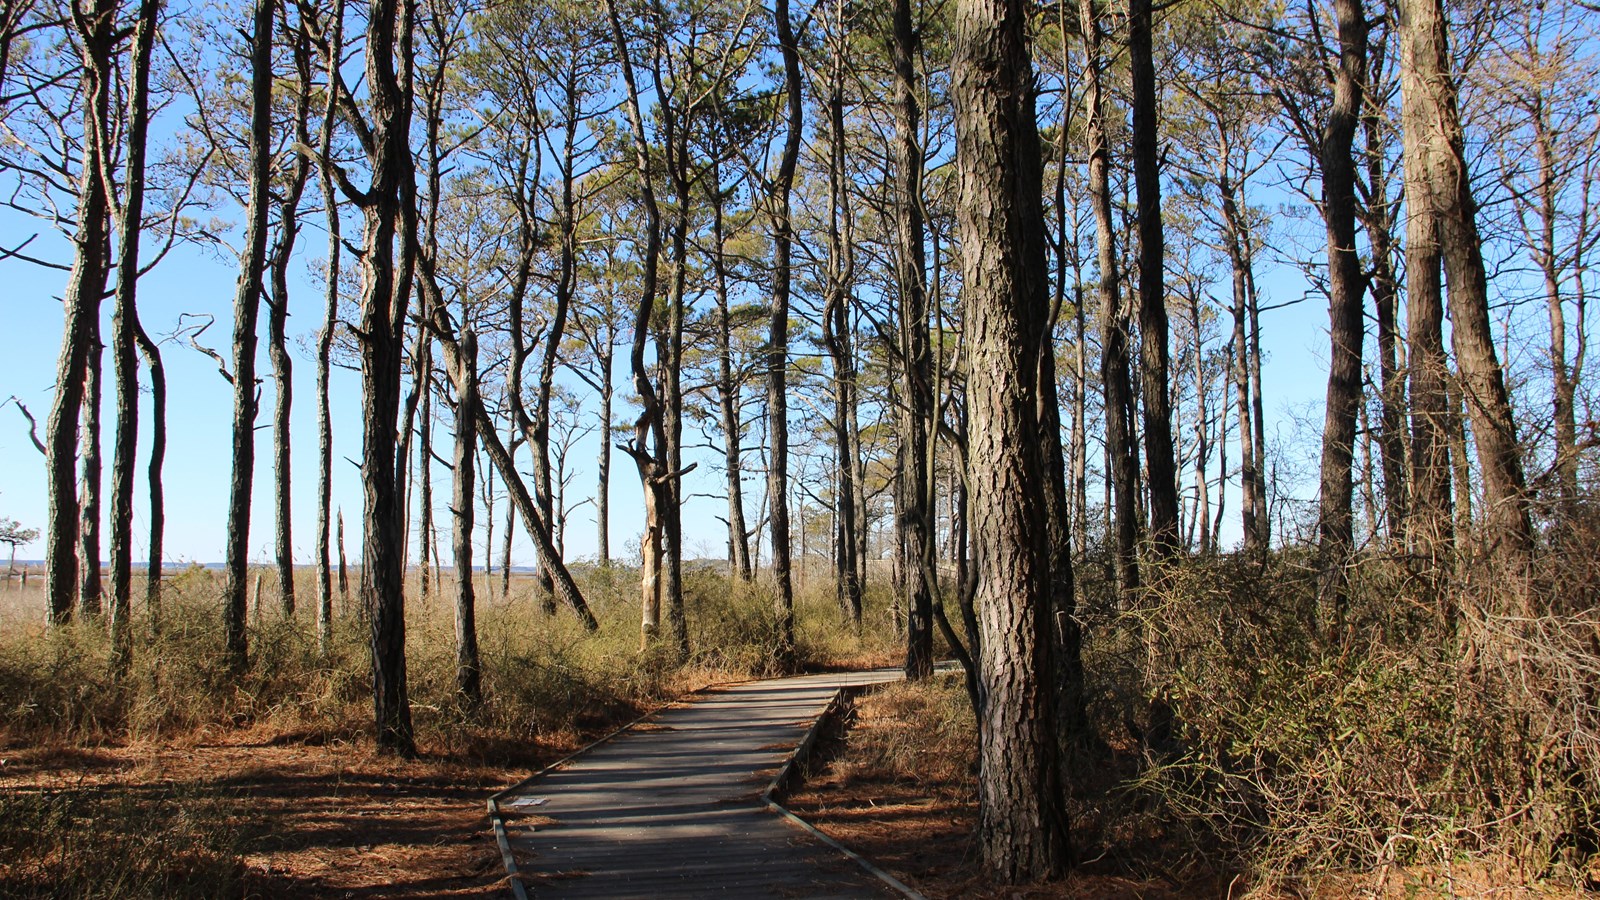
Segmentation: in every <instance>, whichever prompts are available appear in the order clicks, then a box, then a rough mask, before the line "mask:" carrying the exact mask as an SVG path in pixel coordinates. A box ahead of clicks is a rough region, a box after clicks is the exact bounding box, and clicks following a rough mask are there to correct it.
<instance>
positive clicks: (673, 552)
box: [657, 112, 694, 662]
mask: <svg viewBox="0 0 1600 900" xmlns="http://www.w3.org/2000/svg"><path fill="white" fill-rule="evenodd" d="M663 119H664V121H665V123H666V144H667V149H668V152H667V160H666V162H667V171H668V172H669V173H670V175H671V177H672V181H673V186H674V188H675V191H676V194H677V199H678V202H677V204H676V209H675V210H674V215H673V222H672V286H671V288H670V291H669V294H668V299H667V323H666V325H667V327H666V333H665V334H664V335H662V338H663V339H664V340H663V341H662V342H661V345H658V358H659V359H660V360H661V361H662V364H661V367H660V368H661V382H662V388H663V390H662V395H663V396H662V410H661V413H662V416H661V433H662V435H663V436H664V437H665V438H666V441H665V443H664V444H663V445H660V447H659V449H658V452H657V459H658V460H659V464H660V466H661V468H662V471H663V472H664V473H665V476H666V480H665V482H664V483H663V484H662V489H663V499H664V500H665V501H666V502H665V504H664V505H663V506H662V508H661V509H660V510H659V513H660V515H661V538H662V549H663V551H664V553H665V555H664V557H663V559H662V562H663V563H664V568H665V571H664V575H665V577H664V578H663V579H662V584H661V593H662V600H663V602H664V604H665V608H666V614H667V632H668V635H667V636H668V638H669V639H670V640H671V642H672V647H673V649H674V650H675V651H676V652H677V655H678V660H679V661H680V662H682V661H686V660H687V659H688V658H689V626H688V622H687V621H686V619H685V617H684V610H683V474H684V472H685V471H686V470H685V468H684V465H683V317H684V303H685V300H684V292H685V290H686V282H687V279H688V274H689V273H688V268H689V247H688V240H689V215H690V207H691V205H692V204H693V202H694V198H693V195H692V193H691V178H690V175H689V140H688V135H687V133H686V132H684V131H683V130H682V129H685V128H687V127H688V122H687V121H686V120H685V121H682V122H679V121H678V120H677V118H676V114H674V113H672V112H668V113H666V114H665V115H664V116H663ZM685 119H687V116H686V117H685ZM662 349H664V350H665V351H666V352H665V353H660V350H662ZM690 468H692V466H691V467H690Z"/></svg>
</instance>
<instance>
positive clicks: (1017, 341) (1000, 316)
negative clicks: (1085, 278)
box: [951, 0, 1070, 882]
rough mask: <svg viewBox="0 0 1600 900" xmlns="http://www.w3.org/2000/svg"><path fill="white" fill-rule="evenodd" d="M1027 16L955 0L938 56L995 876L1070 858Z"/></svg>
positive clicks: (1018, 874) (986, 811)
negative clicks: (1042, 397) (1056, 677)
mask: <svg viewBox="0 0 1600 900" xmlns="http://www.w3.org/2000/svg"><path fill="white" fill-rule="evenodd" d="M1027 16H1028V9H1027V6H1026V5H1025V4H1024V3H1023V2H1021V0H958V2H957V5H956V10H955V38H956V40H955V47H956V51H955V55H954V57H953V59H952V61H951V93H952V95H953V97H954V100H955V121H956V148H957V154H956V160H957V183H958V185H959V199H958V202H957V206H956V210H957V221H958V223H959V225H960V228H961V237H962V239H961V261H962V285H963V295H964V296H963V300H964V303H965V317H964V321H963V328H964V332H965V333H964V335H963V342H964V347H965V349H966V352H967V361H968V382H967V402H968V416H969V417H970V426H969V428H968V430H967V434H968V435H969V438H968V439H969V442H970V444H969V447H968V464H969V466H970V471H971V483H972V496H971V504H972V523H973V537H974V540H975V543H976V545H977V546H976V550H977V558H976V560H975V562H976V564H977V568H978V587H977V601H978V604H977V605H978V608H979V610H980V612H981V615H982V640H981V644H982V648H983V652H982V662H981V664H980V665H981V669H982V687H983V690H984V693H985V703H984V707H983V709H984V721H983V727H982V728H981V729H980V735H981V748H980V751H979V763H980V774H979V795H978V796H979V826H978V846H979V851H980V853H981V855H982V859H983V862H984V864H985V866H986V867H987V868H988V869H989V870H990V871H992V872H993V873H994V874H995V875H997V876H998V877H1000V878H1001V879H1004V880H1006V881H1008V882H1018V881H1032V880H1036V879H1039V878H1045V877H1050V876H1054V875H1058V874H1060V873H1061V872H1062V871H1063V870H1064V869H1065V868H1066V867H1067V865H1068V860H1069V858H1070V853H1069V848H1068V831H1067V816H1066V810H1065V808H1064V807H1063V802H1062V801H1063V796H1062V792H1061V777H1060V769H1059V761H1058V753H1057V750H1056V740H1057V734H1056V722H1055V709H1054V703H1053V698H1052V692H1051V690H1050V680H1049V679H1050V673H1051V672H1052V671H1053V659H1052V656H1053V654H1052V645H1053V642H1052V640H1051V621H1050V614H1051V602H1050V598H1051V594H1052V577H1053V576H1052V572H1051V562H1052V560H1051V553H1050V549H1049V548H1048V547H1047V546H1045V542H1044V540H1043V538H1044V536H1045V534H1046V533H1047V530H1048V524H1049V514H1048V510H1047V509H1046V508H1045V505H1044V504H1045V501H1046V499H1047V493H1048V480H1047V478H1046V476H1045V474H1044V471H1043V463H1044V460H1043V459H1042V456H1043V454H1042V453H1041V452H1040V450H1039V441H1040V437H1041V436H1040V433H1039V428H1040V423H1039V422H1038V412H1037V408H1036V403H1037V399H1036V398H1037V396H1038V394H1037V391H1038V389H1039V387H1040V385H1039V384H1038V383H1037V379H1038V375H1039V370H1040V367H1039V359H1040V353H1041V352H1042V349H1043V345H1042V343H1041V342H1042V341H1043V340H1044V339H1045V335H1046V333H1047V329H1048V321H1047V320H1048V289H1047V285H1046V280H1047V279H1046V274H1045V250H1044V237H1043V232H1044V228H1043V226H1044V221H1043V220H1044V213H1043V208H1042V205H1043V201H1042V197H1041V192H1042V189H1043V174H1042V169H1041V163H1040V151H1039V143H1038V125H1037V120H1036V118H1035V116H1034V86H1033V65H1032V61H1031V59H1030V57H1029V48H1028V40H1027Z"/></svg>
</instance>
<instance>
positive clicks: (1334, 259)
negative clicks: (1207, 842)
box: [1317, 0, 1368, 632]
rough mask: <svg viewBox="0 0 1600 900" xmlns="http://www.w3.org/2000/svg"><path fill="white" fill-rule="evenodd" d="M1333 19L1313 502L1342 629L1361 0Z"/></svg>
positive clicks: (1355, 345) (1326, 618)
mask: <svg viewBox="0 0 1600 900" xmlns="http://www.w3.org/2000/svg"><path fill="white" fill-rule="evenodd" d="M1334 11H1335V15H1336V16H1337V18H1338V23H1339V68H1338V70H1337V71H1336V73H1335V74H1334V84H1333V106H1332V107H1331V108H1330V109H1329V111H1328V121H1327V123H1326V124H1325V125H1324V127H1323V131H1322V145H1321V146H1320V147H1319V148H1318V157H1319V162H1320V164H1321V168H1322V216H1323V222H1324V223H1325V225H1326V226H1327V233H1328V340H1329V344H1330V349H1329V352H1330V355H1331V359H1330V361H1329V364H1328V392H1327V403H1326V415H1325V418H1324V422H1323V426H1322V485H1321V492H1320V498H1321V503H1320V505H1319V507H1318V512H1317V553H1318V555H1319V556H1320V560H1319V567H1320V570H1321V571H1320V573H1319V581H1318V590H1317V594H1318V602H1319V605H1320V606H1321V607H1322V611H1321V617H1322V618H1323V621H1322V622H1321V623H1320V624H1321V625H1322V626H1324V627H1331V628H1332V629H1333V630H1335V631H1338V632H1342V631H1343V627H1344V621H1345V610H1346V606H1347V604H1348V595H1347V593H1346V590H1345V588H1346V582H1347V575H1346V571H1345V569H1346V566H1347V564H1348V562H1349V557H1350V554H1351V553H1352V552H1353V550H1354V548H1355V524H1354V518H1353V516H1352V514H1351V509H1352V490H1353V481H1352V471H1351V465H1352V462H1353V460H1354V453H1355V439H1356V413H1357V412H1358V410H1359V407H1360V405H1361V340H1362V333H1363V330H1364V327H1365V322H1364V321H1363V320H1362V314H1361V313H1362V302H1363V299H1364V294H1365V288H1366V280H1365V276H1364V275H1363V274H1362V271H1361V258H1360V256H1359V255H1358V254H1357V252H1356V170H1355V160H1354V158H1353V157H1352V156H1351V155H1350V153H1351V148H1352V146H1353V145H1354V142H1355V134H1356V127H1357V126H1358V125H1360V123H1361V91H1362V88H1363V86H1364V84H1365V82H1366V77H1367V72H1366V69H1367V27H1368V26H1367V20H1366V12H1365V10H1363V8H1362V3H1361V0H1335V3H1334Z"/></svg>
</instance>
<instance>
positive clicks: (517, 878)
mask: <svg viewBox="0 0 1600 900" xmlns="http://www.w3.org/2000/svg"><path fill="white" fill-rule="evenodd" d="M733 684H743V682H739V681H731V682H719V683H716V684H708V685H704V686H702V687H697V688H695V689H694V690H692V691H689V692H688V693H687V694H685V695H684V697H693V696H695V695H696V694H703V693H705V692H707V691H710V690H711V689H713V688H721V687H728V686H729V685H733ZM682 702H683V698H681V697H680V698H679V699H677V700H673V701H672V702H670V703H664V704H662V705H661V706H659V707H657V708H655V709H652V710H650V711H649V712H647V713H644V714H643V715H640V716H637V717H635V718H634V719H633V720H632V721H630V722H628V723H626V724H624V725H621V726H619V727H617V728H615V729H613V730H612V731H610V732H608V733H606V734H604V735H602V736H600V737H598V738H595V739H594V740H592V741H590V742H589V743H587V744H584V745H583V746H582V747H579V748H578V749H576V750H574V751H572V752H571V753H568V754H567V755H566V756H563V757H561V758H560V759H558V760H556V761H555V762H553V763H550V764H549V765H546V766H544V767H542V768H539V769H536V770H535V771H534V772H532V773H531V774H529V775H528V777H526V778H524V779H522V780H521V781H518V782H517V783H516V784H513V785H511V786H509V787H505V788H501V789H500V790H498V791H495V792H494V794H493V795H492V796H490V797H489V802H488V807H489V825H490V826H491V827H492V828H493V829H494V842H495V844H496V845H498V846H499V848H500V861H501V863H502V864H503V865H504V866H505V868H506V883H507V884H508V885H509V886H510V890H511V896H513V897H515V898H516V900H529V897H528V887H527V885H525V884H523V882H522V870H521V869H519V868H518V867H517V857H516V854H515V853H514V852H513V851H512V849H511V835H510V834H509V833H508V832H507V830H506V820H505V816H503V815H501V813H500V801H501V800H503V799H505V798H506V797H507V796H509V795H511V794H513V793H516V792H517V791H520V790H522V789H523V788H525V787H527V786H528V785H530V784H532V783H533V782H535V781H538V780H539V779H540V778H543V777H544V776H546V775H548V774H550V773H551V772H554V771H555V770H557V769H559V768H561V767H562V766H564V765H566V764H567V763H570V762H572V761H573V760H575V759H577V758H578V757H580V756H582V755H584V754H585V753H588V752H589V751H590V750H593V749H594V748H596V747H598V746H600V745H601V744H604V743H606V742H608V741H610V740H612V739H613V738H615V737H617V736H618V735H621V734H622V733H624V732H626V731H629V730H631V729H632V728H633V727H634V726H635V725H638V724H639V723H640V722H643V721H645V720H646V719H650V718H652V717H654V716H655V715H656V714H658V713H660V712H661V711H662V710H664V709H670V708H672V707H673V706H675V705H677V704H679V703H682Z"/></svg>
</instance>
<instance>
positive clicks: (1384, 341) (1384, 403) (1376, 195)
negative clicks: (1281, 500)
mask: <svg viewBox="0 0 1600 900" xmlns="http://www.w3.org/2000/svg"><path fill="white" fill-rule="evenodd" d="M1383 35H1384V36H1383V37H1381V38H1379V39H1378V40H1375V41H1372V42H1371V51H1370V53H1369V62H1368V64H1367V72H1368V80H1369V81H1371V82H1373V83H1374V88H1373V89H1371V90H1368V91H1366V94H1367V102H1366V105H1365V112H1364V113H1363V115H1362V117H1361V123H1362V129H1363V131H1364V133H1365V137H1366V145H1367V202H1366V204H1365V205H1364V207H1363V208H1362V210H1361V211H1360V213H1359V214H1360V215H1361V217H1362V225H1363V227H1364V228H1365V230H1366V232H1367V241H1368V242H1369V243H1370V244H1371V246H1372V250H1371V255H1372V275H1371V279H1370V284H1371V286H1372V306H1373V312H1374V315H1375V317H1376V319H1377V325H1378V330H1377V339H1378V379H1379V383H1378V391H1379V405H1380V416H1379V431H1378V452H1379V454H1380V456H1381V459H1382V469H1383V510H1384V520H1385V525H1386V527H1387V529H1388V535H1389V540H1390V541H1391V542H1392V543H1393V544H1395V545H1396V546H1400V545H1403V543H1404V537H1403V536H1404V534H1405V526H1406V522H1407V520H1408V514H1407V508H1408V503H1407V492H1408V482H1409V481H1410V479H1409V478H1408V477H1407V474H1406V436H1405V410H1406V386H1405V381H1404V375H1403V374H1402V373H1403V372H1404V370H1405V365H1404V363H1403V362H1402V356H1403V355H1404V352H1405V350H1404V348H1403V347H1402V346H1401V344H1400V332H1399V326H1398V324H1397V323H1398V321H1399V315H1398V307H1399V302H1400V300H1399V295H1400V286H1399V282H1398V278H1397V276H1396V274H1395V265H1394V251H1395V244H1394V237H1395V235H1394V230H1395V221H1394V219H1395V209H1394V205H1393V204H1392V203H1391V202H1390V200H1389V171H1388V157H1387V155H1386V154H1385V148H1384V133H1383V129H1384V128H1386V127H1390V126H1389V124H1388V123H1387V122H1386V121H1385V119H1384V118H1383V111H1382V107H1381V106H1380V104H1379V103H1378V102H1376V101H1375V100H1373V99H1372V98H1373V95H1374V94H1379V93H1380V91H1381V88H1380V87H1378V83H1379V79H1380V78H1381V77H1382V73H1383V71H1384V59H1385V57H1386V56H1387V53H1388V39H1387V32H1384V33H1383Z"/></svg>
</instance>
